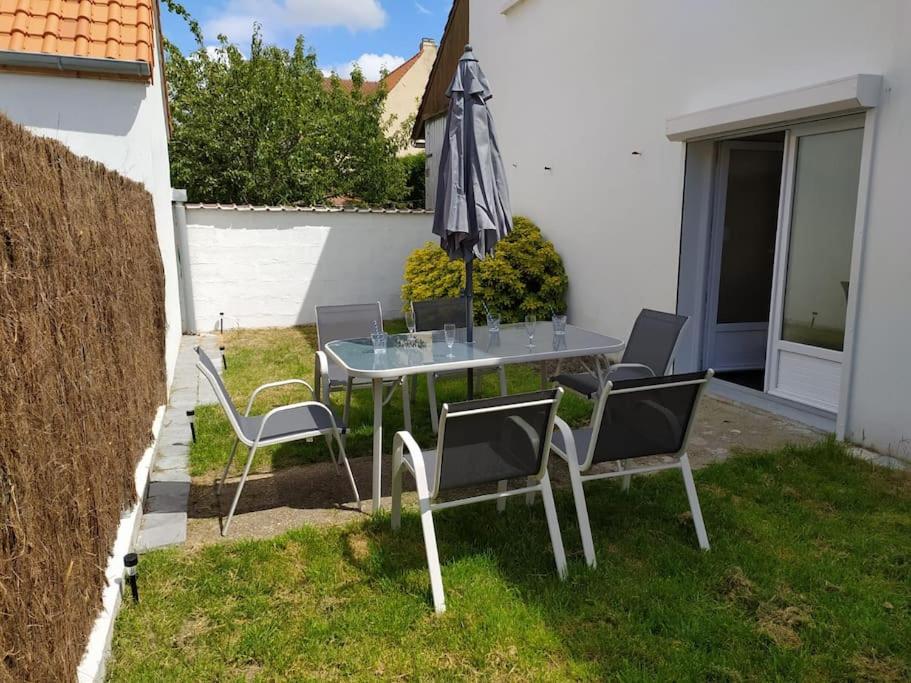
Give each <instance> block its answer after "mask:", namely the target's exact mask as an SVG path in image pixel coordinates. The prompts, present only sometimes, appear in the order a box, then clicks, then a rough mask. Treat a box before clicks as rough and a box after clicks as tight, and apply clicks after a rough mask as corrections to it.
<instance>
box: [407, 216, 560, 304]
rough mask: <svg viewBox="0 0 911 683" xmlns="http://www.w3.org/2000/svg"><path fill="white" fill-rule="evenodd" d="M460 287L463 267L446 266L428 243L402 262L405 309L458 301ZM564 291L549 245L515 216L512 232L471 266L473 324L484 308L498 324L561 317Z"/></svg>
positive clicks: (449, 263)
mask: <svg viewBox="0 0 911 683" xmlns="http://www.w3.org/2000/svg"><path fill="white" fill-rule="evenodd" d="M464 287H465V264H464V263H463V262H462V261H450V260H449V257H448V256H447V255H446V252H444V251H443V250H442V249H441V248H440V247H439V245H438V244H434V243H432V242H428V243H427V244H425V245H424V246H423V247H421V248H420V249H416V250H415V251H413V252H412V253H411V255H410V256H409V257H408V259H407V260H406V261H405V284H404V285H403V286H402V301H403V305H404V306H407V305H408V302H409V301H423V300H424V299H434V298H437V297H447V296H459V294H461V292H462V290H463V289H464ZM568 287H569V280H568V278H567V277H566V270H565V269H564V268H563V259H561V258H560V254H558V253H557V250H556V249H555V248H554V245H553V244H552V243H551V242H550V241H549V240H547V239H545V238H544V235H542V234H541V230H540V228H538V226H536V225H535V224H534V223H532V222H531V221H530V220H529V219H527V218H524V217H522V216H516V217H515V218H514V219H513V231H512V232H511V233H510V234H509V235H508V236H507V237H506V239H504V240H501V241H500V243H499V244H497V249H496V251H495V252H494V255H493V256H492V257H488V258H485V259H483V260H480V261H477V262H476V263H475V289H474V295H475V319H476V320H478V321H483V319H484V314H483V310H484V307H483V304H485V303H486V304H487V306H488V307H489V308H490V310H491V311H495V312H497V313H499V314H500V316H501V317H502V319H503V322H519V321H521V320H524V319H525V316H526V315H528V314H534V315H538V316H541V317H547V316H550V314H551V312H564V311H565V310H566V291H567V289H568Z"/></svg>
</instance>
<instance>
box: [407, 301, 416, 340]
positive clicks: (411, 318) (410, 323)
mask: <svg viewBox="0 0 911 683" xmlns="http://www.w3.org/2000/svg"><path fill="white" fill-rule="evenodd" d="M405 327H407V328H408V334H409V335H411V336H412V337H413V336H414V331H415V329H417V326H416V325H415V323H414V311H412V310H411V307H410V306H409V307H408V309H407V310H406V311H405Z"/></svg>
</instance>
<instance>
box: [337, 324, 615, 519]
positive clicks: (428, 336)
mask: <svg viewBox="0 0 911 683" xmlns="http://www.w3.org/2000/svg"><path fill="white" fill-rule="evenodd" d="M465 334H466V330H465V329H464V328H462V329H458V330H456V340H455V343H454V344H453V346H452V349H450V348H449V347H448V345H447V344H446V340H445V337H444V333H443V331H442V330H434V331H432V332H416V333H414V334H408V333H404V334H393V335H389V337H388V342H387V347H386V350H385V351H374V349H373V343H372V341H371V340H370V339H369V338H363V339H340V340H338V341H333V342H329V343H328V344H326V347H325V350H326V353H327V354H328V355H329V356H330V357H331V359H332V360H334V361H335V362H336V363H338V364H339V366H341V368H342V369H343V370H345V372H346V373H347V374H348V376H349V377H352V378H353V377H362V378H368V379H371V380H372V383H373V512H376V511H377V510H379V508H380V491H381V488H380V485H381V483H382V458H383V380H388V379H394V378H399V377H407V376H410V375H425V374H428V373H431V372H448V371H452V370H468V369H469V368H474V369H478V368H487V367H498V366H500V365H506V364H509V363H534V362H540V361H545V360H558V361H559V360H562V359H565V358H578V357H581V356H599V357H600V356H606V355H607V354H611V353H616V352H618V351H622V350H623V347H624V342H622V341H621V340H619V339H615V338H613V337H607V336H604V335H602V334H597V333H596V332H590V331H589V330H585V329H582V328H581V327H576V326H575V325H567V326H566V333H565V334H559V335H558V334H554V330H553V325H552V324H551V322H550V321H549V320H543V321H540V322H538V323H537V325H536V327H535V337H534V344H533V345H530V344H529V339H528V335H527V333H526V329H525V325H524V324H522V323H519V324H514V325H501V326H500V331H499V332H490V331H489V330H488V329H487V327H483V326H479V327H475V328H474V337H475V339H474V341H473V342H472V343H468V342H466V341H465ZM406 426H408V427H410V425H406Z"/></svg>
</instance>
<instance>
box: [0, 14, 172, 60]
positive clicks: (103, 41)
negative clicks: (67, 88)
mask: <svg viewBox="0 0 911 683" xmlns="http://www.w3.org/2000/svg"><path fill="white" fill-rule="evenodd" d="M155 2H156V0H0V51H7V52H8V53H21V55H19V56H18V57H17V56H15V55H14V56H13V58H11V59H10V58H8V59H5V60H3V64H4V65H5V66H7V67H9V66H13V67H15V66H17V65H18V66H21V67H23V68H27V67H29V66H31V67H32V68H38V69H40V68H42V66H41V65H42V64H46V67H45V68H52V69H54V70H56V71H73V72H78V71H80V68H79V67H80V65H82V66H84V67H85V68H86V70H87V71H95V72H98V73H101V72H104V71H105V69H104V68H103V67H104V61H105V60H111V62H112V64H110V65H109V66H110V67H112V68H111V69H110V70H109V71H110V72H111V73H116V72H118V71H120V70H121V69H118V68H117V66H116V65H115V64H114V63H121V62H127V63H132V65H134V66H136V68H135V69H130V70H127V69H122V70H123V71H124V74H123V75H127V76H129V75H133V76H139V77H146V78H147V77H148V76H149V74H150V73H151V66H152V64H153V61H154V54H155V44H154V23H155V20H154V16H155V13H156V11H157V6H156V5H155ZM29 55H33V56H34V57H35V58H34V59H32V60H29V59H28V58H27V57H28V56H29ZM42 56H44V58H43V59H42ZM48 56H50V57H53V58H56V59H52V60H49V59H47V57H48ZM73 58H75V59H73ZM82 60H85V61H82ZM90 61H92V62H98V61H100V65H99V68H92V67H91V66H90V64H89V62H90ZM136 63H139V64H138V65H136Z"/></svg>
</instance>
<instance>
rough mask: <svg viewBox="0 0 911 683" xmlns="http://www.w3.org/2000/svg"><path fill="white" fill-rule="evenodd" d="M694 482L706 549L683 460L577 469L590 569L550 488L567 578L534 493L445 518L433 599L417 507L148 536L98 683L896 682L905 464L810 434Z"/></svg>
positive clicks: (905, 531) (905, 601)
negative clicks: (628, 476)
mask: <svg viewBox="0 0 911 683" xmlns="http://www.w3.org/2000/svg"><path fill="white" fill-rule="evenodd" d="M229 348H230V347H229ZM238 355H239V353H238ZM231 360H232V361H234V360H235V359H234V358H232V359H231ZM236 362H237V365H238V366H239V369H238V375H237V376H235V378H234V379H233V380H232V390H235V391H239V392H243V391H245V390H246V387H247V386H248V385H247V384H244V383H243V382H241V379H240V367H242V360H241V358H240V357H238V358H237V359H236ZM287 362H288V361H283V360H278V361H276V363H275V365H274V366H273V367H274V369H275V370H276V374H279V375H281V374H285V373H283V372H278V371H284V370H286V369H287V365H286V363H287ZM300 362H301V363H303V359H302V360H301V361H300ZM300 367H301V368H302V369H303V365H301V366H300ZM252 381H253V380H252V378H251V380H250V383H251V385H252ZM257 381H258V380H257ZM696 484H697V487H698V489H699V492H700V496H701V499H702V507H703V512H704V514H705V519H706V525H707V528H708V532H709V537H710V540H711V541H712V550H711V551H709V552H700V551H699V550H698V549H697V546H696V539H695V534H694V532H693V528H692V524H691V521H690V520H689V519H688V515H687V514H686V512H685V511H686V510H687V504H686V497H685V494H684V490H683V486H682V484H681V482H680V478H679V475H676V474H672V473H663V474H660V475H656V476H652V477H644V478H643V477H640V478H637V479H635V480H634V482H633V486H632V489H631V491H630V492H629V493H628V494H623V493H622V492H621V491H620V488H619V486H617V485H616V484H614V483H609V482H604V481H602V482H596V483H593V484H591V485H589V487H588V491H589V498H588V501H589V509H590V511H591V518H592V525H593V529H594V535H595V545H596V548H597V551H598V557H599V566H598V568H597V569H596V570H588V569H587V568H586V567H585V565H584V563H583V561H582V559H581V544H580V540H579V535H578V529H577V527H576V517H575V513H574V509H573V505H572V498H571V495H570V493H569V492H568V491H558V492H557V505H558V513H559V518H560V523H561V527H562V530H563V538H564V543H565V545H566V549H567V553H568V554H569V556H570V566H569V578H568V580H567V581H566V582H561V581H559V580H558V578H557V577H556V574H555V572H554V567H553V558H552V555H551V554H550V552H549V542H548V537H547V530H546V523H545V520H544V515H543V511H542V508H541V505H540V503H538V504H537V505H536V506H535V507H533V508H531V509H528V508H526V507H525V505H524V504H523V503H522V502H521V501H514V502H510V505H509V507H508V508H507V511H506V513H504V514H502V515H499V514H497V512H496V510H495V505H494V504H493V503H485V504H480V505H475V506H471V507H467V508H457V509H452V510H447V511H444V512H441V513H438V514H437V515H436V520H437V533H438V537H439V541H440V554H441V560H442V562H443V580H444V584H445V588H446V595H447V607H448V611H447V612H446V613H445V614H443V615H441V616H436V615H434V613H433V610H432V606H431V602H430V597H429V586H428V577H427V571H426V566H425V563H424V555H423V552H424V550H423V543H422V538H421V532H420V525H419V521H418V519H417V516H416V515H415V513H414V512H411V513H410V514H407V515H406V516H405V518H404V520H403V526H402V530H401V532H400V533H399V534H396V535H393V534H392V533H391V531H390V529H389V521H388V518H387V517H384V516H380V517H376V518H372V519H369V520H366V521H363V522H360V523H355V524H351V525H349V526H346V527H342V528H330V529H314V528H302V529H300V530H297V531H293V532H290V533H287V534H285V535H282V536H280V537H278V538H275V539H273V540H268V541H246V542H233V543H228V544H223V545H215V546H209V547H206V548H203V549H201V550H197V551H192V552H189V551H186V550H181V549H174V550H166V551H156V552H152V553H149V554H147V555H144V556H143V558H142V561H141V562H140V586H141V595H142V601H141V602H140V603H138V604H133V603H131V602H129V601H127V602H125V603H124V608H123V610H122V611H121V613H120V616H119V617H118V620H117V625H116V631H115V636H114V649H113V657H112V659H111V661H110V665H109V672H110V679H111V680H114V681H216V680H217V681H227V680H251V679H252V680H264V681H265V680H322V679H342V678H346V679H347V678H354V679H368V678H373V677H376V676H378V677H380V678H383V679H400V678H401V679H408V680H418V679H456V678H458V679H461V678H469V679H477V680H490V679H510V680H527V679H540V680H570V679H585V680H604V679H616V680H643V681H644V680H727V681H741V680H744V681H746V680H754V681H765V680H789V681H790V680H908V677H909V676H911V478H909V476H908V475H907V474H902V473H896V472H891V471H887V470H884V469H878V468H875V467H874V466H872V465H869V464H867V463H864V462H861V461H858V460H855V459H852V458H851V457H849V456H848V455H847V454H846V453H845V452H844V451H843V449H842V448H841V447H840V446H839V445H837V444H836V443H834V442H832V441H823V442H821V443H819V444H818V445H816V446H811V447H803V448H799V449H796V448H795V449H785V450H782V451H779V452H773V453H760V454H752V455H742V456H740V457H737V458H734V459H731V460H729V461H727V462H725V463H723V464H718V465H713V466H710V467H708V468H706V469H703V470H700V471H698V472H696Z"/></svg>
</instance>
